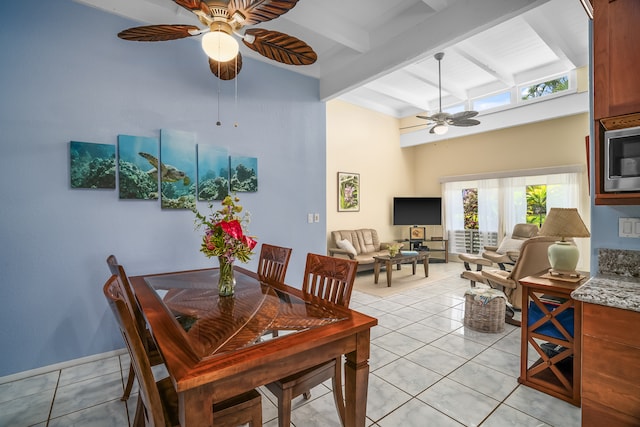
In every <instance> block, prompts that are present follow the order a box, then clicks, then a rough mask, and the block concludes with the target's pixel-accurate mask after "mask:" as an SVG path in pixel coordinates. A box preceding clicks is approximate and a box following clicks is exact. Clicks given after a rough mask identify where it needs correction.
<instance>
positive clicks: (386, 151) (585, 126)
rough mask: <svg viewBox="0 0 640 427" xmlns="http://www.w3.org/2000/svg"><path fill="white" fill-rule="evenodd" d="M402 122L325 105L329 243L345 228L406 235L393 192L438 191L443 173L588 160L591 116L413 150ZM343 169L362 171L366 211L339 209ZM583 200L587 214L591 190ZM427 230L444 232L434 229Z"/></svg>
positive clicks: (350, 107)
mask: <svg viewBox="0 0 640 427" xmlns="http://www.w3.org/2000/svg"><path fill="white" fill-rule="evenodd" d="M399 122H400V121H399V120H397V119H394V118H392V117H389V116H386V115H384V114H380V113H376V112H372V111H370V110H366V109H363V108H360V107H356V106H353V105H351V104H348V103H345V102H341V101H335V100H334V101H329V102H328V103H327V214H326V216H327V234H328V235H327V245H329V244H330V243H331V242H330V239H331V235H330V233H331V231H332V230H340V229H354V228H375V229H377V230H378V233H379V234H380V238H381V239H382V240H383V241H388V240H393V239H400V238H406V237H407V236H408V229H407V227H394V226H392V225H391V220H392V212H391V209H392V208H391V204H392V200H393V197H394V196H427V197H429V196H436V197H437V196H440V195H441V189H440V181H439V180H440V178H441V177H444V176H454V175H467V174H474V173H485V172H497V171H512V170H518V169H534V168H542V167H550V166H564V165H575V164H583V165H586V149H585V136H586V135H588V134H589V115H588V113H584V114H578V115H574V116H568V117H563V118H558V119H554V120H548V121H545V122H539V123H533V124H528V125H524V126H518V127H514V128H508V129H501V130H497V131H492V132H487V133H483V134H478V135H472V136H468V137H464V138H456V139H450V140H447V141H441V142H435V143H431V144H424V145H419V146H414V147H409V148H400V131H399ZM337 172H356V173H359V174H360V180H361V188H360V191H361V207H360V212H337V188H336V187H337V182H336V181H337ZM584 176H585V178H584V179H585V182H586V180H587V174H586V172H585V175H584ZM585 188H586V186H585ZM583 199H584V201H583V203H582V205H583V206H585V207H587V208H586V209H583V210H582V212H585V211H586V212H587V213H586V215H589V209H588V206H589V195H588V194H587V193H586V192H585V194H584V195H583ZM584 220H585V223H587V224H590V218H589V217H586V218H584ZM427 235H428V236H434V235H435V236H441V235H442V231H441V230H440V229H439V227H429V229H428V230H427ZM582 240H585V242H584V243H587V244H588V242H586V240H588V239H582ZM581 253H583V254H585V253H588V251H586V252H584V251H581ZM580 262H581V264H582V262H583V260H582V259H581V261H580ZM587 265H588V264H587Z"/></svg>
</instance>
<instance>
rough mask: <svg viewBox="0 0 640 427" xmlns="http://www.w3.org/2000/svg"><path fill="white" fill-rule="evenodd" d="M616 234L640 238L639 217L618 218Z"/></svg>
mask: <svg viewBox="0 0 640 427" xmlns="http://www.w3.org/2000/svg"><path fill="white" fill-rule="evenodd" d="M618 236H620V237H633V238H640V218H618Z"/></svg>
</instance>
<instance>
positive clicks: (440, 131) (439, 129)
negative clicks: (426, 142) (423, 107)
mask: <svg viewBox="0 0 640 427" xmlns="http://www.w3.org/2000/svg"><path fill="white" fill-rule="evenodd" d="M447 132H449V126H447V125H445V124H442V123H439V124H437V125H435V126H434V127H433V133H435V134H436V135H444V134H445V133H447Z"/></svg>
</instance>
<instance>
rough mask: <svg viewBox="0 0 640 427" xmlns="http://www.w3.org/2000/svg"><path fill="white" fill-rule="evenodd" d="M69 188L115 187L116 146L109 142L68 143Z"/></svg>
mask: <svg viewBox="0 0 640 427" xmlns="http://www.w3.org/2000/svg"><path fill="white" fill-rule="evenodd" d="M69 158H70V160H71V163H70V165H71V166H70V174H69V175H70V179H71V188H116V148H115V146H114V145H110V144H94V143H90V142H79V141H71V142H70V143H69Z"/></svg>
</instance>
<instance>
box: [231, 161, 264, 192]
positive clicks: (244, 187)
mask: <svg viewBox="0 0 640 427" xmlns="http://www.w3.org/2000/svg"><path fill="white" fill-rule="evenodd" d="M229 164H230V166H231V192H236V191H241V192H256V191H258V159H257V158H255V157H239V156H232V157H230V158H229Z"/></svg>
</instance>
